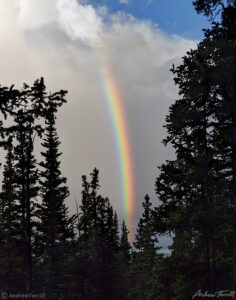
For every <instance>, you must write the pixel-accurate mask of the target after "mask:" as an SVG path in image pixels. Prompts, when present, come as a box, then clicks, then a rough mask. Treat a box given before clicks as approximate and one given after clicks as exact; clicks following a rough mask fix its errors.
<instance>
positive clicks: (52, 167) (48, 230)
mask: <svg viewBox="0 0 236 300" xmlns="http://www.w3.org/2000/svg"><path fill="white" fill-rule="evenodd" d="M65 94H66V92H65V91H60V92H58V93H54V94H52V95H49V96H48V102H47V106H46V107H47V109H46V113H45V123H46V128H45V135H44V142H43V143H42V146H43V148H44V151H43V152H42V153H41V154H42V156H43V157H44V161H43V162H41V163H40V166H41V167H42V171H41V172H40V191H41V197H42V203H41V204H40V205H38V210H37V216H38V217H39V219H40V224H39V226H38V230H39V233H40V234H39V237H38V239H39V240H40V242H39V246H40V247H41V257H42V259H43V266H44V270H45V274H44V275H43V276H44V280H45V281H44V282H45V288H46V292H47V294H49V295H50V297H53V298H57V297H59V284H60V282H61V280H62V272H63V269H62V267H63V263H65V261H66V259H67V255H68V254H67V248H69V247H70V242H71V241H72V240H73V238H74V231H73V229H74V216H72V217H69V212H68V208H67V207H66V204H65V200H66V198H67V197H68V196H69V190H68V187H67V186H66V185H65V183H66V178H65V177H62V176H61V171H60V161H59V157H60V156H61V153H60V152H59V145H60V142H59V138H58V136H57V132H56V127H55V120H56V115H55V114H56V112H57V110H58V107H59V106H61V105H62V104H63V103H64V102H65V99H64V96H65Z"/></svg>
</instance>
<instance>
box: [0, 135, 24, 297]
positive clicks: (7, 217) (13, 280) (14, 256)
mask: <svg viewBox="0 0 236 300" xmlns="http://www.w3.org/2000/svg"><path fill="white" fill-rule="evenodd" d="M5 149H6V151H7V154H6V162H5V165H4V170H3V182H2V191H1V194H0V240H1V242H0V245H1V246H0V289H1V290H2V291H5V292H7V293H9V292H14V291H17V292H19V291H20V290H21V288H22V285H23V282H22V275H21V270H22V269H23V262H22V257H21V249H22V248H21V245H20V238H21V235H20V219H19V205H18V204H17V198H16V191H15V173H14V155H13V145H12V137H8V139H7V141H6V143H5Z"/></svg>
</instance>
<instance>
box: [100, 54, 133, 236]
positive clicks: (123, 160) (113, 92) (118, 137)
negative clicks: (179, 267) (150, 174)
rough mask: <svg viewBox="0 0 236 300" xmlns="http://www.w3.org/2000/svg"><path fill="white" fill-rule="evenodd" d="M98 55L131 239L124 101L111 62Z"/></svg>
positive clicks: (130, 181)
mask: <svg viewBox="0 0 236 300" xmlns="http://www.w3.org/2000/svg"><path fill="white" fill-rule="evenodd" d="M97 57H98V60H99V65H100V73H101V78H102V81H101V82H102V88H103V92H104V96H105V100H106V105H107V107H108V111H109V115H110V119H111V122H112V128H113V135H114V139H115V143H116V149H117V155H118V160H119V173H120V178H121V188H122V202H123V210H124V216H125V223H126V225H127V227H128V230H129V239H130V240H133V238H134V215H135V201H134V198H135V195H134V173H133V163H132V155H131V146H130V138H129V134H128V127H127V124H126V118H125V113H124V109H123V105H122V102H123V101H122V97H121V93H120V90H119V86H118V84H117V82H116V80H115V77H114V75H113V74H112V72H111V68H110V67H109V64H108V63H107V61H106V59H105V58H104V57H103V56H102V55H101V53H97Z"/></svg>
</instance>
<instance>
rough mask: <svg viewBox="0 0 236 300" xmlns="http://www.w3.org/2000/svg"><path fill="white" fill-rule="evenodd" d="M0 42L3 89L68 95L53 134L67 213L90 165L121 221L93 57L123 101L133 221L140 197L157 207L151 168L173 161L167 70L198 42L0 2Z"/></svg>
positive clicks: (139, 26) (75, 9)
mask: <svg viewBox="0 0 236 300" xmlns="http://www.w3.org/2000/svg"><path fill="white" fill-rule="evenodd" d="M157 22H158V20H157ZM0 36H1V38H0V61H1V69H0V78H1V79H0V83H1V84H2V85H10V84H12V83H15V84H16V86H17V87H20V86H21V85H22V83H23V82H26V83H29V84H31V83H32V82H33V81H34V80H35V79H36V78H39V77H41V76H43V77H44V78H45V82H46V85H47V87H48V90H51V91H55V90H58V89H61V88H63V89H66V90H68V92H69V93H68V98H67V99H68V103H67V104H66V105H65V106H64V107H63V108H62V110H61V112H60V113H59V116H58V133H59V135H60V138H61V141H62V144H61V150H62V151H63V157H62V168H63V172H64V175H65V176H67V178H68V184H69V187H70V191H71V197H70V199H68V205H69V206H70V209H71V211H74V209H75V206H74V195H76V197H77V199H78V200H79V197H80V192H81V187H80V186H81V175H82V174H89V173H90V171H91V170H92V168H94V167H95V166H96V167H97V168H99V169H100V174H101V186H102V193H103V194H104V195H107V196H109V198H110V199H111V201H112V203H113V205H114V207H115V209H116V210H117V212H118V215H119V216H120V218H123V208H122V206H123V204H122V198H121V196H122V191H121V184H120V182H121V181H120V178H119V172H118V168H119V165H118V163H119V162H118V161H117V157H116V149H115V143H114V136H113V132H112V130H111V124H110V119H109V116H108V112H107V110H106V107H105V101H104V93H103V89H102V83H103V78H101V76H100V72H99V68H100V67H101V66H100V65H99V64H98V62H97V60H96V51H102V53H103V55H105V57H106V60H107V61H108V62H109V65H110V68H111V70H112V73H113V76H114V79H115V80H116V82H117V84H118V86H119V89H120V91H121V94H122V98H123V105H124V107H125V113H126V119H127V123H128V129H129V136H130V137H131V146H132V153H133V164H134V174H135V186H136V203H137V218H136V221H137V219H138V216H139V214H140V210H141V202H142V200H143V197H144V195H145V194H146V193H149V194H151V195H152V199H153V201H154V202H155V203H157V199H156V198H155V196H154V192H153V191H154V181H155V177H156V175H157V172H158V171H157V165H160V164H161V163H162V162H163V161H164V160H165V159H167V158H169V157H170V155H171V150H170V149H165V148H164V147H163V146H162V144H161V140H162V138H163V137H164V136H165V131H164V129H163V128H162V126H163V125H164V122H165V115H166V113H167V112H168V107H169V105H170V104H171V103H173V102H174V100H175V99H176V98H177V91H176V88H175V87H174V84H173V80H172V75H171V73H170V72H169V69H170V67H171V66H172V64H173V63H177V64H178V63H179V62H180V58H181V56H183V55H184V54H185V52H186V51H187V50H189V48H193V47H195V45H196V42H195V41H191V40H186V39H184V38H181V37H179V36H167V35H165V34H164V33H163V32H162V31H161V30H160V29H159V28H158V26H157V25H155V24H153V23H151V22H149V21H145V20H137V19H135V18H134V17H132V16H131V15H126V14H124V13H122V12H120V13H117V14H115V15H109V14H108V12H107V10H106V8H105V7H100V8H97V9H95V8H94V7H93V6H91V5H83V4H81V3H80V2H77V1H76V0H50V1H48V0H40V1H38V0H12V1H4V0H0Z"/></svg>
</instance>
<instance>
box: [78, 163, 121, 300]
mask: <svg viewBox="0 0 236 300" xmlns="http://www.w3.org/2000/svg"><path fill="white" fill-rule="evenodd" d="M90 175H91V180H90V181H88V180H87V177H86V176H85V175H84V176H82V186H83V190H82V201H81V206H80V213H79V223H78V230H79V238H78V251H77V254H76V258H75V261H74V262H73V265H74V266H76V267H75V270H74V272H75V273H74V275H73V284H72V286H73V287H72V289H73V294H74V295H76V296H75V297H76V299H98V300H100V299H101V300H106V299H117V300H118V299H122V298H121V293H122V291H121V289H120V265H119V235H118V231H119V230H118V219H117V215H116V213H115V212H114V210H113V208H112V206H111V204H110V200H109V199H108V198H104V197H102V196H101V195H99V193H98V192H99V187H100V185H99V171H98V170H97V169H96V168H95V169H94V170H93V172H92V173H91V174H90Z"/></svg>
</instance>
